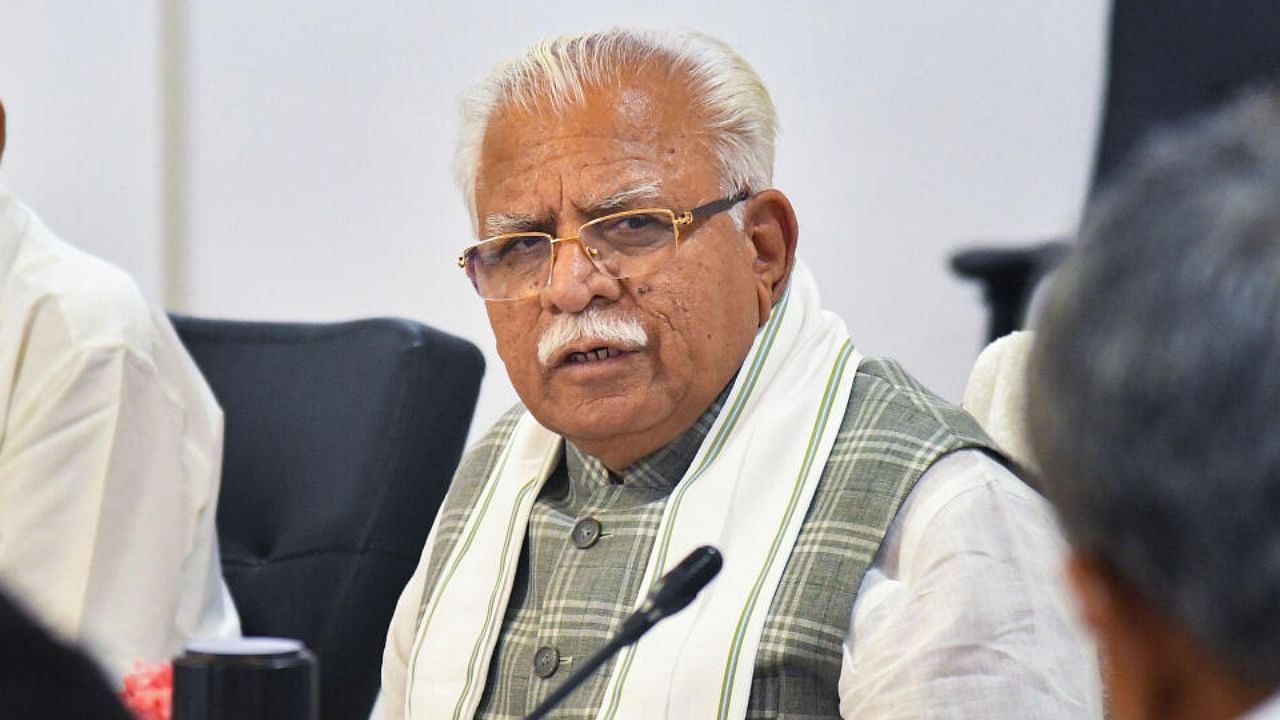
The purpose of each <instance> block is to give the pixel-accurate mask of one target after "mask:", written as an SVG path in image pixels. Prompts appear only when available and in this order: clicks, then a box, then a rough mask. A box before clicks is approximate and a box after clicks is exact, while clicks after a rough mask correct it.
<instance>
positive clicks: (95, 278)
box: [0, 105, 240, 683]
mask: <svg viewBox="0 0 1280 720" xmlns="http://www.w3.org/2000/svg"><path fill="white" fill-rule="evenodd" d="M4 127H5V123H4V108H3V105H0V153H2V152H3V150H4V141H5V134H4ZM221 462H222V412H221V410H220V409H219V408H218V405H217V403H216V401H215V400H214V398H213V394H212V393H211V392H210V390H209V388H208V386H207V385H206V384H205V382H204V378H202V377H201V376H200V373H199V371H198V370H197V369H196V367H195V364H194V363H193V362H192V361H191V359H190V358H189V357H188V356H187V354H186V352H185V351H184V349H183V347H182V344H181V342H180V341H179V340H178V337H177V335H176V333H175V332H174V330H173V327H172V326H171V325H170V324H169V320H168V318H167V317H166V316H165V314H164V313H163V312H162V311H159V310H156V309H153V308H151V307H149V306H148V304H147V302H146V301H145V300H144V299H143V296H142V293H141V292H140V291H139V289H138V287H137V285H135V284H134V282H133V280H132V279H130V278H129V276H128V275H126V274H125V273H124V272H122V271H120V270H119V269H117V268H116V267H114V266H112V265H109V264H107V263H106V262H103V261H102V260H99V259H97V258H95V257H92V256H90V255H88V254H86V253H84V252H81V251H79V250H77V249H75V248H73V247H71V246H70V245H68V244H66V243H64V242H63V241H61V240H59V239H58V238H57V237H55V236H54V234H53V233H52V232H50V231H49V229H48V228H46V227H45V226H44V224H42V223H41V222H40V219H39V218H37V217H36V215H35V213H34V212H33V211H32V210H31V209H30V208H28V207H27V206H25V205H23V204H22V203H21V202H19V201H18V200H17V199H16V198H14V197H13V196H12V195H10V194H9V193H8V192H7V191H6V190H4V189H3V188H0V580H3V582H4V583H5V584H7V585H8V586H9V588H10V590H11V591H12V592H13V594H14V595H15V596H16V597H18V598H19V599H21V600H22V601H23V603H24V604H25V605H27V606H28V607H30V608H31V610H32V611H33V612H35V613H36V614H37V615H38V616H39V618H40V619H41V620H42V621H43V622H44V623H46V624H47V625H48V626H50V627H51V628H52V629H53V630H55V631H56V632H57V633H58V634H59V635H61V636H62V637H63V638H65V639H67V640H73V641H76V642H78V643H80V644H81V645H82V646H84V647H85V648H86V649H87V650H88V651H89V652H90V653H91V654H92V655H93V656H94V657H95V658H97V660H98V661H99V662H101V663H102V664H103V666H104V667H105V669H106V670H107V673H108V676H109V677H111V678H112V679H113V681H115V682H116V683H119V682H120V680H121V679H122V678H123V677H124V676H125V675H126V674H127V673H128V672H130V670H131V669H132V667H133V663H134V662H135V661H137V660H143V661H147V662H161V661H166V660H168V659H170V658H171V657H173V656H174V655H177V654H178V653H179V652H180V651H181V650H182V648H183V646H184V645H185V644H186V642H187V641H188V640H190V639H193V638H216V637H234V636H237V635H239V632H240V622H239V617H238V615H237V614H236V610H235V606H234V605H233V604H232V601H231V596H230V594H229V593H228V592H227V589H226V585H225V583H224V582H223V579H222V572H221V567H220V564H219V561H218V546H217V538H216V535H215V530H214V515H215V511H216V509H217V501H218V487H219V480H220V476H219V472H220V468H221Z"/></svg>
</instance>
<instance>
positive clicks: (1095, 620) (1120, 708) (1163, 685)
mask: <svg viewBox="0 0 1280 720" xmlns="http://www.w3.org/2000/svg"><path fill="white" fill-rule="evenodd" d="M1067 579H1068V581H1069V583H1070V585H1071V587H1072V589H1073V590H1074V591H1075V595H1076V598H1077V599H1078V600H1079V601H1080V605H1081V609H1082V611H1083V613H1084V619H1085V622H1086V623H1087V624H1088V625H1089V627H1090V628H1091V629H1092V630H1093V633H1094V636H1095V637H1096V638H1097V640H1098V646H1099V650H1100V652H1101V661H1102V671H1103V676H1104V682H1105V683H1106V685H1107V689H1108V693H1107V695H1108V696H1109V700H1110V706H1111V709H1112V710H1113V712H1112V713H1111V716H1112V717H1123V718H1144V717H1168V716H1170V714H1171V710H1173V709H1174V708H1176V707H1178V706H1179V705H1180V704H1182V703H1185V702H1186V701H1187V695H1188V693H1190V694H1192V695H1196V694H1203V693H1200V691H1199V690H1198V689H1197V688H1198V683H1197V680H1196V678H1197V677H1199V676H1203V675H1204V674H1206V673H1208V672H1209V669H1210V667H1209V666H1210V665H1211V663H1208V662H1206V661H1205V657H1204V655H1203V653H1202V652H1201V651H1200V650H1199V649H1198V648H1197V647H1196V646H1195V643H1194V642H1193V641H1192V640H1191V639H1190V637H1189V636H1188V635H1187V633H1186V632H1185V631H1183V630H1182V629H1181V628H1180V626H1179V625H1178V624H1177V623H1176V622H1174V621H1173V620H1172V619H1171V618H1169V617H1167V616H1166V615H1165V614H1164V613H1163V612H1161V611H1160V610H1159V609H1157V608H1156V606H1155V605H1153V604H1152V603H1151V602H1150V601H1149V600H1148V599H1147V597H1146V596H1145V595H1144V594H1143V593H1142V592H1141V591H1139V590H1138V589H1137V587H1135V586H1134V585H1133V584H1132V583H1131V582H1129V581H1128V580H1127V579H1125V578H1124V577H1123V576H1121V575H1120V574H1119V572H1117V571H1116V570H1115V568H1114V567H1112V565H1111V564H1110V563H1108V562H1106V561H1105V560H1103V559H1100V558H1098V557H1096V556H1093V555H1090V554H1088V553H1082V552H1080V551H1079V550H1073V551H1072V553H1071V556H1070V558H1069V560H1068V561H1067Z"/></svg>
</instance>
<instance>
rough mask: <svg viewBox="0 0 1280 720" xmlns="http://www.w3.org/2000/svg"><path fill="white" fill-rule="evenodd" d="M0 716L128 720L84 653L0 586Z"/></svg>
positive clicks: (40, 719) (27, 719)
mask: <svg viewBox="0 0 1280 720" xmlns="http://www.w3.org/2000/svg"><path fill="white" fill-rule="evenodd" d="M0 718H5V719H6V720H8V719H9V718H13V719H14V720H17V719H18V718H21V719H22V720H63V719H64V718H84V719H85V720H133V718H132V716H131V715H130V714H129V712H128V711H127V710H125V709H124V706H123V705H121V704H120V701H119V700H118V699H117V698H116V696H115V693H113V692H112V691H111V688H110V687H109V686H108V685H107V681H106V678H104V677H103V675H102V671H101V670H99V669H98V666H97V665H95V664H94V663H93V662H92V661H91V660H90V659H89V658H88V657H86V656H85V655H84V654H82V653H80V652H79V651H78V650H76V649H75V648H73V647H71V646H69V645H65V644H63V643H62V642H59V641H58V640H55V639H54V638H53V637H52V636H51V635H50V634H49V633H48V631H46V630H45V629H44V628H43V627H41V626H40V624H39V623H37V622H36V621H35V620H34V619H33V618H32V617H31V616H30V615H29V614H28V613H27V612H26V611H25V610H24V609H22V608H21V607H19V606H18V605H17V604H16V603H15V602H14V601H13V600H12V599H11V598H9V597H7V596H6V595H5V594H4V593H3V592H0Z"/></svg>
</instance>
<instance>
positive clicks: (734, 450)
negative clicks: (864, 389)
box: [405, 262, 861, 720]
mask: <svg viewBox="0 0 1280 720" xmlns="http://www.w3.org/2000/svg"><path fill="white" fill-rule="evenodd" d="M860 360H861V356H860V355H859V354H858V353H857V351H856V350H854V348H853V344H852V342H851V341H850V339H849V334H848V331H847V330H846V329H845V326H844V323H843V322H842V321H841V320H840V319H839V318H838V317H836V316H835V315H833V314H831V313H828V312H826V311H823V310H822V307H821V303H820V300H819V297H818V291H817V285H816V283H815V282H814V279H813V276H812V275H811V274H810V272H809V271H808V269H807V268H806V267H805V266H804V265H803V264H802V263H799V262H797V263H796V266H795V269H794V271H793V273H792V276H791V281H790V284H789V288H788V290H787V292H786V294H785V295H784V297H783V299H782V300H781V301H780V302H779V303H778V305H777V306H776V307H775V308H774V310H773V312H772V314H771V316H770V318H769V320H768V322H767V323H765V325H764V326H763V327H762V328H761V329H760V331H759V332H758V333H757V336H756V339H755V342H754V343H753V345H752V347H751V350H750V352H749V353H748V354H747V357H746V359H745V361H744V362H743V365H742V368H741V369H740V370H739V371H738V375H737V377H736V378H735V380H734V382H733V384H732V385H731V386H730V388H729V390H728V393H727V395H726V396H725V399H724V406H723V408H721V409H720V411H719V412H718V413H716V414H715V416H714V421H713V422H712V424H711V426H710V427H709V428H708V429H707V432H706V433H705V439H703V440H702V441H701V442H700V444H699V445H698V449H697V453H696V455H695V456H694V457H693V459H692V461H691V462H690V463H689V464H688V466H687V469H686V470H685V471H684V473H683V476H682V477H681V478H680V480H679V482H678V483H676V484H675V487H674V489H673V490H672V492H671V495H670V497H669V499H668V501H667V503H666V505H665V507H664V510H663V515H662V519H661V521H660V524H659V526H658V531H657V537H656V539H655V541H654V545H653V549H652V551H651V552H650V554H649V558H648V563H647V566H646V569H645V582H644V583H643V584H642V586H641V592H640V594H639V596H638V597H636V598H635V605H636V606H639V605H640V603H641V602H642V601H643V599H644V596H645V595H647V593H648V590H649V588H650V587H651V586H652V585H653V584H654V583H655V582H656V581H657V580H658V578H660V577H661V576H662V574H663V573H665V572H666V571H667V570H669V569H670V568H671V567H673V566H674V565H675V564H677V563H678V562H680V561H681V560H682V559H683V558H684V557H685V556H686V555H687V554H688V553H689V552H691V551H692V550H693V549H695V548H697V547H700V546H702V545H712V546H715V547H717V548H719V549H720V551H721V554H722V555H723V556H724V568H723V570H722V571H721V573H720V575H719V576H718V577H717V578H716V579H715V580H714V581H712V583H711V584H710V585H709V586H707V588H706V589H704V590H703V592H702V593H701V594H700V595H699V596H698V597H697V599H696V600H695V601H694V602H693V603H692V604H691V605H690V606H689V607H688V608H686V609H685V610H683V611H682V612H680V613H679V614H677V615H675V616H673V617H671V618H668V619H667V620H666V621H664V622H663V623H661V624H659V625H658V626H657V627H655V628H654V629H653V630H652V631H651V632H650V633H649V634H648V635H646V636H645V637H643V638H642V639H641V640H640V641H639V642H637V643H636V644H634V645H632V646H630V647H628V648H626V649H624V650H623V651H622V653H621V654H620V655H619V657H618V659H617V661H616V662H614V663H613V664H612V666H611V670H610V672H611V674H610V677H609V681H608V683H607V685H606V690H605V695H604V698H605V699H604V701H603V703H602V705H601V707H600V708H599V710H598V713H597V717H598V718H600V719H601V720H623V719H625V720H641V719H643V720H653V719H654V718H665V717H697V718H724V719H728V718H742V717H744V716H745V714H746V710H747V702H748V699H749V694H750V688H751V676H752V671H753V667H754V660H755V655H756V651H757V649H758V647H759V643H760V636H761V632H762V630H763V628H764V621H765V617H766V615H767V613H768V611H769V607H770V605H771V602H772V599H773V595H774V592H775V591H776V589H777V586H778V581H779V579H780V578H781V576H782V572H783V570H784V569H785V566H786V563H787V559H788V558H789V556H790V552H791V548H792V547H793V546H794V544H795V541H796V537H797V536H798V534H799V532H800V526H801V524H802V523H803V520H804V517H805V514H806V511H807V510H808V507H809V502H810V500H811V499H812V498H813V494H814V491H815V490H816V489H817V485H818V481H819V479H820V477H821V475H822V471H823V468H824V466H825V464H826V460H827V456H828V455H829V454H830V452H831V448H832V446H833V445H834V443H835V439H836V435H837V434H838V432H839V429H840V421H841V419H842V418H843V417H844V413H845V406H846V404H847V401H848V397H849V391H850V389H851V387H852V385H853V378H854V374H855V372H856V370H857V366H858V363H859V362H860ZM561 449H562V439H561V438H560V436H558V435H556V434H555V433H552V432H551V431H550V430H547V429H546V428H544V427H542V426H541V425H539V424H538V422H537V421H536V420H535V419H534V418H533V416H532V415H530V414H528V413H527V412H526V413H525V415H524V416H523V417H521V418H520V420H519V421H518V422H517V424H516V428H515V430H514V432H513V433H512V435H511V438H510V440H509V441H508V442H507V444H506V446H505V447H504V448H503V449H502V450H501V452H500V453H499V455H498V460H497V462H496V463H494V467H493V470H492V471H491V473H490V475H489V477H488V478H486V480H485V484H484V487H483V489H482V490H481V492H480V497H479V500H478V502H477V504H476V506H475V508H474V510H473V511H472V513H471V514H470V516H469V517H468V519H467V521H466V524H465V525H464V526H463V529H462V534H461V536H460V538H459V540H458V542H457V543H456V544H455V546H454V547H453V549H452V552H451V553H450V554H449V556H448V558H447V559H445V561H444V562H445V564H444V566H443V568H442V571H441V573H440V575H439V578H440V579H439V581H438V582H437V583H436V585H435V587H433V588H432V589H431V592H430V594H429V595H428V597H427V600H426V603H425V607H424V610H423V613H422V619H421V621H420V623H419V625H418V628H417V634H416V637H415V641H414V647H413V650H412V652H411V655H410V658H409V668H408V670H409V673H408V676H409V677H408V682H409V687H408V692H407V693H406V698H405V702H406V708H405V716H406V717H407V718H410V719H411V720H425V719H426V718H432V719H436V718H457V719H459V720H460V719H461V718H470V717H472V716H473V715H474V714H475V711H476V708H477V707H478V705H479V703H480V700H481V697H482V694H483V691H484V682H485V679H486V678H487V676H488V671H489V662H490V659H491V657H492V655H493V650H494V646H495V644H496V643H497V640H498V636H499V634H500V630H501V626H502V620H503V617H504V616H505V613H506V609H507V603H508V600H509V597H510V594H511V589H512V585H513V583H514V579H515V575H516V569H517V567H518V565H519V559H520V548H521V545H522V542H523V539H524V537H525V534H526V532H527V529H528V523H529V515H530V511H531V510H532V507H533V503H534V500H535V499H536V498H537V496H538V493H539V491H540V490H541V488H542V486H543V484H544V483H545V482H546V480H547V478H548V476H549V475H550V474H551V473H552V471H553V470H554V469H555V467H556V465H557V463H558V461H559V459H560V453H561Z"/></svg>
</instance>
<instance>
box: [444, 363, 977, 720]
mask: <svg viewBox="0 0 1280 720" xmlns="http://www.w3.org/2000/svg"><path fill="white" fill-rule="evenodd" d="M522 412H523V408H519V407H517V408H515V409H513V410H512V411H511V412H508V413H507V414H506V415H504V416H503V417H502V418H501V419H500V420H499V421H498V422H497V423H496V424H495V425H494V427H493V428H492V429H491V430H490V431H489V433H488V434H487V435H486V436H485V438H484V439H483V440H481V441H480V443H479V444H477V445H476V446H475V447H474V448H473V449H472V450H470V451H469V452H468V454H467V456H466V457H465V458H464V459H463V462H462V465H461V466H460V467H459V469H458V472H457V474H456V475H455V477H454V481H453V485H452V487H451V488H450V490H449V495H448V497H447V498H446V500H445V504H444V506H443V508H442V510H441V512H440V515H439V517H438V520H437V522H438V523H439V527H438V528H437V539H436V544H435V547H434V549H433V552H432V558H431V564H430V567H429V569H428V571H427V572H428V575H427V582H426V588H427V591H428V592H427V594H429V591H430V588H432V587H433V586H434V584H435V582H436V581H437V579H438V573H439V568H440V566H441V564H442V563H443V561H444V559H446V558H447V557H448V556H449V552H450V550H451V549H452V547H453V545H454V544H455V543H456V542H457V540H458V537H459V535H460V533H461V530H462V527H463V524H464V523H465V522H466V518H467V516H468V514H469V512H470V510H471V508H472V505H473V503H474V502H475V500H476V498H477V497H478V495H479V490H480V488H481V487H482V486H483V483H484V479H485V478H486V477H487V476H488V474H489V472H490V471H491V470H492V469H493V467H492V466H493V462H494V460H495V458H496V457H497V455H498V451H499V450H500V449H501V448H502V447H503V446H504V445H505V443H506V442H507V440H508V438H509V437H510V435H511V432H512V429H513V427H514V425H515V420H516V418H518V417H519V415H520V414H521V413H522ZM718 412H719V402H717V404H715V405H713V406H712V408H710V409H709V410H708V412H707V413H706V414H705V415H704V416H703V417H702V418H700V419H699V421H698V423H697V424H696V425H695V426H694V428H693V429H691V430H690V431H688V432H686V434H685V435H684V436H682V437H681V438H679V439H677V440H676V441H675V442H674V443H672V445H671V446H668V448H665V449H664V450H660V451H659V452H658V453H655V455H656V456H658V457H656V458H655V457H654V456H651V457H650V458H647V459H646V461H641V462H640V463H637V466H636V468H635V469H634V470H633V469H629V470H628V472H627V474H626V475H625V476H624V477H622V478H619V477H616V476H611V475H610V474H609V473H608V472H607V471H606V470H605V469H604V468H603V466H601V465H600V464H599V463H598V462H597V461H595V460H594V459H592V458H589V457H586V456H584V455H582V454H581V453H579V452H578V451H577V450H576V449H575V448H573V447H572V446H569V445H566V448H567V450H566V452H565V453H564V455H565V458H564V461H562V462H561V463H560V467H559V468H558V469H557V471H556V473H555V474H553V476H552V478H551V479H549V480H548V482H547V484H546V487H545V488H544V490H543V492H542V494H541V495H540V496H539V498H538V501H537V502H536V503H535V505H534V509H533V512H532V513H531V516H530V520H529V529H528V533H527V535H526V538H525V544H524V548H523V551H522V552H523V555H522V557H521V561H520V566H519V569H518V571H517V576H516V580H515V585H514V587H513V590H512V594H511V599H510V603H509V605H508V610H507V613H506V616H505V618H504V619H503V626H502V629H501V634H500V636H499V639H498V643H497V646H496V648H495V650H494V657H493V662H492V663H491V664H490V669H489V676H488V678H487V682H486V686H485V691H484V697H483V699H482V700H481V703H480V708H479V711H478V712H477V717H479V718H486V719H503V720H508V719H509V720H519V718H522V717H523V716H524V715H525V714H527V713H528V712H529V711H530V710H532V709H533V708H534V706H536V705H537V703H538V702H539V701H540V700H541V699H542V698H544V697H545V696H546V695H547V694H549V693H550V692H551V691H552V690H554V689H555V687H557V685H558V684H559V683H560V682H562V681H563V680H564V679H565V678H566V677H568V675H569V674H570V672H571V671H572V666H573V663H574V661H575V660H576V659H579V658H585V657H586V656H587V655H589V654H591V653H592V652H594V651H595V650H596V649H598V648H600V647H601V646H602V645H604V643H605V642H606V640H607V639H608V638H609V637H610V635H611V634H612V633H613V631H614V630H615V629H616V628H617V626H618V625H619V624H620V623H621V621H622V619H623V618H624V617H626V615H627V614H628V613H629V612H630V611H631V609H632V608H631V607H630V606H629V604H630V602H631V601H632V599H633V598H635V597H636V595H637V592H638V590H639V585H640V583H641V582H642V581H643V578H642V575H643V572H644V568H645V563H646V559H647V557H648V553H649V551H650V549H651V548H652V545H653V541H654V537H655V535H656V532H657V528H658V523H659V521H660V519H661V517H662V512H663V508H664V506H665V502H666V498H667V496H668V495H669V493H670V490H671V487H672V485H673V484H674V483H675V482H676V481H678V480H679V478H680V477H681V476H682V475H683V473H684V470H685V469H686V468H687V467H688V464H689V461H690V460H691V459H692V457H693V454H694V452H696V450H697V446H698V444H699V443H700V442H701V441H702V439H703V437H705V435H706V432H707V429H708V428H710V426H711V423H712V422H713V421H714V419H715V416H716V414H717V413H718ZM962 448H982V449H986V450H988V451H990V452H993V453H994V450H992V443H991V441H990V440H989V439H988V438H987V436H986V435H985V434H984V433H983V432H982V430H981V429H980V428H979V427H978V424H977V422H976V421H974V419H973V418H972V417H970V416H969V415H968V414H966V413H965V412H964V411H962V410H960V409H959V408H957V407H955V406H953V405H950V404H948V403H946V402H945V401H943V400H941V399H940V398H938V397H936V396H935V395H933V394H932V393H930V392H929V391H927V390H926V389H924V388H923V387H922V386H921V385H920V384H919V383H917V382H916V381H915V380H914V379H912V378H911V377H910V376H908V375H907V374H906V372H905V371H903V369H902V368H901V366H899V365H898V364H897V363H895V362H893V361H889V360H876V359H867V360H864V361H863V362H862V364H861V365H860V366H859V368H858V371H857V375H856V377H855V379H854V383H853V389H852V393H851V396H850V398H849V404H848V408H847V410H846V412H845V416H844V419H843V421H842V423H841V428H840V433H839V436H838V437H837V439H836V442H835V446H834V447H833V448H832V451H831V454H830V456H829V457H828V459H827V464H826V467H825V468H824V470H823V474H822V479H821V481H820V483H819V485H818V489H817V493H816V495H815V496H814V498H813V501H812V502H811V504H810V506H809V510H808V513H807V515H806V516H805V520H804V524H803V525H802V526H801V529H800V535H799V537H798V539H797V540H796V545H795V547H794V550H793V552H792V554H791V557H790V559H789V561H788V562H787V565H786V569H785V571H784V572H783V575H782V580H781V583H780V584H779V586H778V590H777V593H776V594H775V596H774V599H773V604H772V605H771V606H770V610H769V614H768V616H767V619H766V621H765V626H764V631H763V637H762V639H761V644H760V649H759V651H758V653H757V655H756V658H755V669H754V675H753V680H752V686H751V697H750V703H749V707H748V711H747V717H748V718H751V719H757V718H758V719H763V718H787V719H789V720H802V719H810V718H813V719H817V718H839V717H840V713H839V694H838V682H839V678H840V670H841V659H842V652H841V646H842V643H843V641H844V638H845V635H846V633H847V631H848V626H849V618H850V615H851V613H852V609H853V602H854V598H855V597H856V596H857V592H858V588H859V587H860V585H861V583H862V577H863V574H864V573H865V572H866V570H867V568H868V567H869V566H870V564H871V562H872V560H873V559H874V557H875V555H876V552H877V550H878V549H879V547H880V543H881V541H882V540H883V539H884V536H885V533H886V532H887V531H888V528H889V525H890V524H891V523H892V522H893V518H894V516H895V515H896V514H897V512H898V508H899V507H900V506H901V504H902V502H903V500H904V499H905V498H906V497H907V494H908V493H909V492H910V491H911V489H912V487H914V486H915V483H916V480H917V479H918V478H919V477H920V475H921V474H922V473H923V472H924V471H925V470H926V469H927V468H928V467H929V466H930V465H932V464H933V463H934V462H935V461H937V460H938V459H939V458H940V457H942V456H943V455H945V454H947V453H949V452H953V451H955V450H959V449H962ZM427 594H424V600H425V597H426V596H427ZM419 621H421V609H420V611H419ZM610 669H611V668H610V666H609V665H606V666H604V667H603V668H601V669H600V671H598V672H597V673H596V674H595V675H594V676H593V678H592V679H591V680H589V681H588V682H587V683H585V684H584V685H583V686H582V687H581V688H579V689H578V690H577V691H576V692H575V693H573V694H572V695H570V696H569V698H568V700H567V701H566V703H565V704H564V705H562V706H561V708H560V709H559V710H558V711H557V712H556V713H555V714H554V716H555V717H557V718H582V719H583V720H587V719H589V718H594V717H595V715H596V713H597V712H598V709H599V707H600V704H601V702H602V699H603V695H604V691H605V683H606V680H607V678H608V676H609V672H610Z"/></svg>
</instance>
